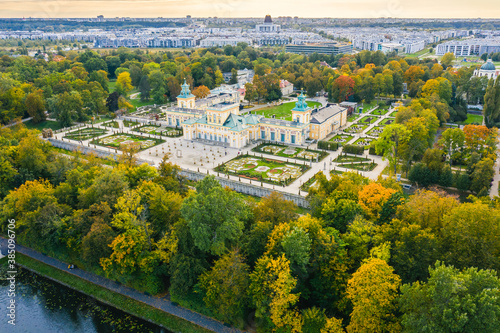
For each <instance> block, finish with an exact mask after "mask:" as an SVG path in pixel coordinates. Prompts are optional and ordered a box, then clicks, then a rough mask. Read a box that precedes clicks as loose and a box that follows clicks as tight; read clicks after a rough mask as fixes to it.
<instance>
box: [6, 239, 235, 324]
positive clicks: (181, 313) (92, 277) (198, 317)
mask: <svg viewBox="0 0 500 333" xmlns="http://www.w3.org/2000/svg"><path fill="white" fill-rule="evenodd" d="M5 242H6V239H5V238H3V237H0V244H3V245H4V244H5ZM0 248H5V247H4V246H1V245H0ZM16 251H17V252H19V253H22V254H24V255H26V256H28V257H31V258H33V259H36V260H38V261H41V262H43V263H45V264H47V265H50V266H53V267H55V268H58V269H60V270H62V271H65V272H67V273H69V274H73V275H75V276H78V277H80V278H82V279H84V280H87V281H89V282H92V283H94V284H97V285H99V286H101V287H104V288H106V289H109V290H111V291H114V292H116V293H119V294H122V295H125V296H127V297H130V298H132V299H135V300H137V301H140V302H142V303H145V304H147V305H150V306H152V307H155V308H157V309H160V310H162V311H164V312H166V313H169V314H171V315H174V316H176V317H179V318H182V319H184V320H187V321H189V322H191V323H194V324H196V325H198V326H201V327H203V328H206V329H208V330H211V331H213V332H221V333H239V332H242V331H240V330H238V329H236V328H231V327H227V326H226V325H224V324H223V323H221V322H219V321H217V320H215V319H213V318H210V317H207V316H204V315H202V314H199V313H197V312H194V311H191V310H188V309H186V308H183V307H181V306H178V305H176V304H174V303H172V302H170V301H169V300H167V299H164V298H158V297H154V296H150V295H145V294H143V293H141V292H139V291H137V290H135V289H132V288H129V287H126V286H123V285H120V284H118V283H116V282H114V281H112V280H109V279H106V278H104V277H102V276H99V275H96V274H93V273H89V272H86V271H84V270H81V269H78V268H75V269H71V270H70V269H68V264H66V263H63V262H61V261H59V260H57V259H54V258H51V257H48V256H46V255H44V254H41V253H39V252H37V251H34V250H32V249H30V248H27V247H24V246H21V245H19V244H17V245H16ZM61 332H62V331H61Z"/></svg>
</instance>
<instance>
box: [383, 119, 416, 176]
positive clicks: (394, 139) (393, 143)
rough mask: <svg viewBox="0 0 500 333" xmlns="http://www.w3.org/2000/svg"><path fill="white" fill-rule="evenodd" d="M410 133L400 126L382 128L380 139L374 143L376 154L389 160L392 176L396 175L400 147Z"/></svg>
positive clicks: (393, 125)
mask: <svg viewBox="0 0 500 333" xmlns="http://www.w3.org/2000/svg"><path fill="white" fill-rule="evenodd" d="M409 135H410V132H409V131H408V129H407V128H406V126H404V125H401V124H391V125H389V126H386V127H385V128H384V131H383V132H382V133H381V134H380V137H379V138H378V139H377V141H375V150H376V152H377V154H380V153H383V154H384V158H387V159H388V160H389V163H390V165H391V167H393V168H394V174H396V173H397V165H398V163H399V158H400V154H401V152H400V146H401V145H402V144H403V143H405V142H406V141H407V140H408V137H409Z"/></svg>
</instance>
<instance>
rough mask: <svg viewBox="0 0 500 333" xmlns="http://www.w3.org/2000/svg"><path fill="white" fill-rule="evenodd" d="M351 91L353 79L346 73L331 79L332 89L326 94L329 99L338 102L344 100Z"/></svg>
mask: <svg viewBox="0 0 500 333" xmlns="http://www.w3.org/2000/svg"><path fill="white" fill-rule="evenodd" d="M353 93H354V80H353V79H352V78H351V77H349V76H347V75H341V76H339V77H338V78H337V79H335V80H334V81H333V85H332V90H331V92H330V94H328V98H329V99H330V100H331V101H336V102H338V103H340V102H343V101H346V100H347V99H348V98H349V96H351V95H352V94H353Z"/></svg>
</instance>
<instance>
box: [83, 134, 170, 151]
mask: <svg viewBox="0 0 500 333" xmlns="http://www.w3.org/2000/svg"><path fill="white" fill-rule="evenodd" d="M136 142H137V143H139V145H140V147H141V150H144V149H148V148H151V147H154V146H156V145H159V144H161V143H164V142H165V140H161V139H155V138H147V137H144V136H140V135H133V134H127V133H121V134H113V135H110V136H106V137H104V138H100V139H95V140H93V141H92V142H90V143H91V144H93V145H99V146H104V147H107V148H114V149H119V148H120V145H126V144H131V143H136Z"/></svg>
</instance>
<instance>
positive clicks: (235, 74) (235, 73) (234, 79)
mask: <svg viewBox="0 0 500 333" xmlns="http://www.w3.org/2000/svg"><path fill="white" fill-rule="evenodd" d="M256 74H257V73H256ZM257 75H262V74H257ZM236 83H238V70H237V69H236V68H232V69H231V79H230V80H229V84H236Z"/></svg>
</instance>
